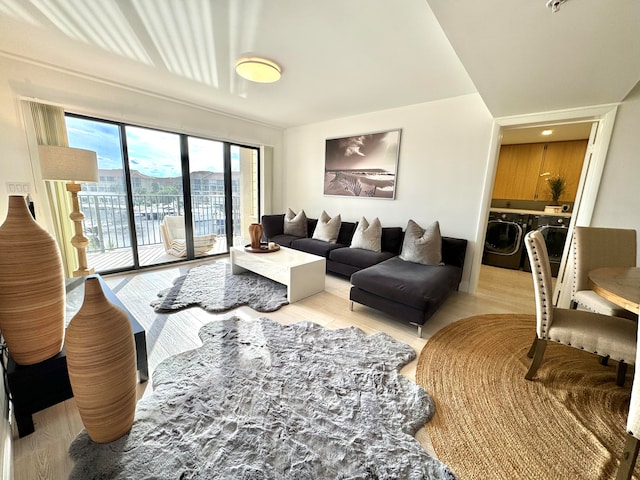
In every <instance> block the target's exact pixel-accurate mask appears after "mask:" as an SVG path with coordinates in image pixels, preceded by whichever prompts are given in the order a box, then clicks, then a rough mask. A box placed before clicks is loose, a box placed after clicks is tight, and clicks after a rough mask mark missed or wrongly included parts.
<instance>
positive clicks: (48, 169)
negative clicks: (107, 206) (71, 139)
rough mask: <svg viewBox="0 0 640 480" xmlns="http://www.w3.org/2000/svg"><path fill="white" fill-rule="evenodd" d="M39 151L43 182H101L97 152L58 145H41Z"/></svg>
mask: <svg viewBox="0 0 640 480" xmlns="http://www.w3.org/2000/svg"><path fill="white" fill-rule="evenodd" d="M38 151H39V154H40V171H41V173H42V178H43V180H66V181H72V182H97V181H98V180H99V175H98V156H97V155H96V152H93V151H91V150H84V149H82V148H71V147H60V146H58V145H40V146H38Z"/></svg>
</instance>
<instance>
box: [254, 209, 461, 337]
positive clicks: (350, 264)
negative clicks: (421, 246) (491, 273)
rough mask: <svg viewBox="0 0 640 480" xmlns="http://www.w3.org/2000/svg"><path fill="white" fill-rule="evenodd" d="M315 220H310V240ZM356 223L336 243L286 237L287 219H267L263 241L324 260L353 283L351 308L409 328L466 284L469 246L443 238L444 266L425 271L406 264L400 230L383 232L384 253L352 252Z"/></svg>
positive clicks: (348, 225) (344, 226)
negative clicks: (357, 306) (367, 310)
mask: <svg viewBox="0 0 640 480" xmlns="http://www.w3.org/2000/svg"><path fill="white" fill-rule="evenodd" d="M316 223H317V219H312V218H308V219H307V232H308V235H309V236H311V235H312V234H313V231H314V229H315V227H316ZM356 225H357V223H355V222H342V224H341V225H340V232H339V234H338V239H337V241H336V243H329V242H325V241H322V240H316V239H313V238H308V237H307V238H303V237H297V236H292V235H285V234H284V214H279V215H264V216H263V217H262V227H263V230H264V234H263V236H264V239H265V240H266V241H271V242H275V243H277V244H278V245H281V246H284V247H289V248H294V249H296V250H301V251H304V252H307V253H312V254H314V255H318V256H321V257H324V258H325V259H326V264H327V272H330V273H335V274H338V275H343V276H346V277H350V279H351V291H350V294H349V298H350V300H351V308H352V309H353V302H357V303H360V304H363V305H367V306H369V307H372V308H375V309H377V310H380V311H383V312H385V313H388V314H389V315H391V316H393V317H396V318H398V319H400V320H402V321H404V322H406V323H410V324H412V325H416V326H417V327H418V335H420V336H421V333H422V325H424V323H425V322H426V321H427V320H428V319H429V318H431V316H432V315H433V314H434V313H435V312H436V311H437V310H438V308H439V307H440V306H441V305H442V304H443V303H444V301H445V300H446V299H447V297H448V296H449V295H450V294H451V292H453V291H456V290H457V289H458V286H459V285H460V281H461V279H462V269H463V266H464V259H465V255H466V250H467V241H466V240H464V239H459V238H451V237H442V260H443V263H444V265H424V264H421V263H414V262H408V261H405V260H402V259H401V258H400V257H399V254H400V252H401V251H402V241H403V239H404V232H403V230H402V228H401V227H383V228H382V251H381V252H373V251H370V250H364V249H361V248H350V247H349V245H350V244H351V238H352V237H353V234H354V232H355V229H356Z"/></svg>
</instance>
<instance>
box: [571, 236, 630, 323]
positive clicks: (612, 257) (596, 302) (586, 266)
mask: <svg viewBox="0 0 640 480" xmlns="http://www.w3.org/2000/svg"><path fill="white" fill-rule="evenodd" d="M635 266H636V231H635V230H626V229H621V228H594V227H576V228H575V231H574V234H573V282H572V287H571V307H572V308H578V307H582V308H584V309H586V310H590V311H592V312H596V313H602V314H604V315H612V316H616V317H624V318H629V319H631V320H637V319H638V316H637V315H635V314H634V313H632V312H629V311H628V310H625V309H624V308H622V307H619V306H618V305H616V304H615V303H612V302H610V301H609V300H606V299H604V298H602V297H601V296H600V295H598V294H597V293H596V292H594V291H593V290H591V289H590V288H589V284H588V281H589V280H588V273H589V271H590V270H594V269H596V268H602V267H635Z"/></svg>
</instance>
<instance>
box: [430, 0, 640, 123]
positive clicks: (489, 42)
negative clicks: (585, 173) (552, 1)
mask: <svg viewBox="0 0 640 480" xmlns="http://www.w3.org/2000/svg"><path fill="white" fill-rule="evenodd" d="M428 1H429V4H430V5H431V8H432V9H433V12H434V13H435V15H436V17H437V18H438V20H439V22H440V24H441V25H442V27H443V29H444V31H445V32H446V34H447V36H448V38H449V40H450V41H451V44H452V45H453V47H454V49H455V51H456V52H457V54H458V56H459V57H460V60H461V61H462V63H463V64H464V66H465V68H466V70H467V72H468V73H469V75H470V76H471V78H472V79H473V82H474V84H475V85H476V87H477V88H478V91H479V92H480V95H481V96H482V98H483V100H484V102H485V104H486V105H487V107H488V108H489V110H490V111H491V113H492V114H493V116H494V117H503V116H509V115H520V114H525V113H534V112H546V111H552V110H561V109H568V108H574V107H584V106H591V105H602V104H608V103H617V102H620V101H622V100H623V99H624V98H625V96H626V95H627V94H628V93H629V92H630V91H631V90H632V89H633V87H634V86H635V85H636V83H638V81H639V80H640V1H638V0H615V1H609V0H605V1H603V0H568V1H567V2H566V3H564V4H562V5H561V7H560V10H559V11H558V12H556V13H552V12H551V10H550V9H549V8H546V6H545V5H546V3H547V2H546V0H508V1H504V0H482V1H478V0H456V1H451V0H428Z"/></svg>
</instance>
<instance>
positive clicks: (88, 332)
mask: <svg viewBox="0 0 640 480" xmlns="http://www.w3.org/2000/svg"><path fill="white" fill-rule="evenodd" d="M84 289H85V294H84V302H83V303H82V306H81V307H80V310H78V313H76V315H75V316H74V317H73V318H72V319H71V322H70V323H69V326H68V327H67V336H66V339H65V348H66V351H67V368H68V370H69V380H70V381H71V388H72V390H73V396H74V397H75V399H76V405H77V406H78V411H79V412H80V418H82V423H84V426H85V428H86V429H87V433H88V434H89V437H91V439H92V440H93V441H94V442H97V443H108V442H112V441H114V440H117V439H118V438H120V437H121V436H123V435H124V434H125V433H127V432H128V431H129V430H130V429H131V425H133V417H134V415H135V410H136V382H137V379H136V347H135V343H134V339H133V329H132V328H131V323H130V322H129V317H128V316H127V314H126V313H125V312H124V311H123V310H122V309H120V308H118V307H116V306H115V305H113V304H112V303H111V302H109V300H107V298H106V297H105V296H104V292H103V291H102V287H101V286H100V280H99V279H98V278H97V277H91V276H89V277H87V279H86V280H85V285H84Z"/></svg>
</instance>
